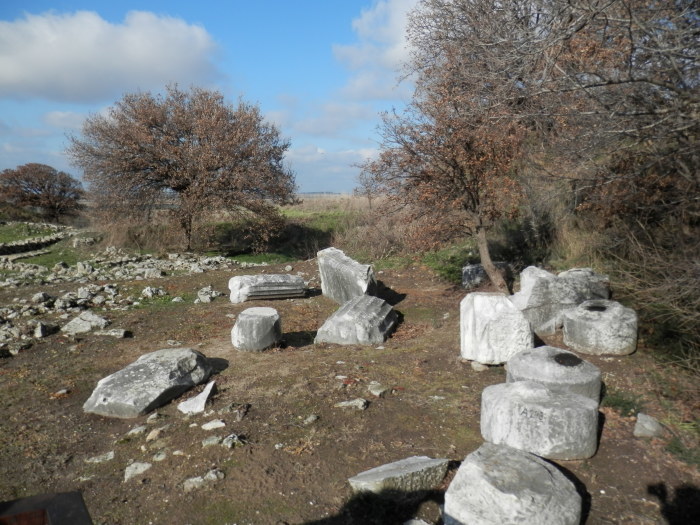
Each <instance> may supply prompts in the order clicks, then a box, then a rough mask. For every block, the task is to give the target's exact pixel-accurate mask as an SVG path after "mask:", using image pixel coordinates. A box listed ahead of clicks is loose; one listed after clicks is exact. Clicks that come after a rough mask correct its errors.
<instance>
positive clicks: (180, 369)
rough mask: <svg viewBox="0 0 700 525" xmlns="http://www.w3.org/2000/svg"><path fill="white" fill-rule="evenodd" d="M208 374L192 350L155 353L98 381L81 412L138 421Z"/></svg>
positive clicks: (203, 360) (208, 367)
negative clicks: (136, 419)
mask: <svg viewBox="0 0 700 525" xmlns="http://www.w3.org/2000/svg"><path fill="white" fill-rule="evenodd" d="M211 372H212V366H211V365H210V364H209V362H208V361H207V358H206V357H204V355H202V354H201V353H199V352H197V351H195V350H192V349H191V348H166V349H163V350H157V351H155V352H151V353H148V354H145V355H142V356H141V357H139V358H138V359H137V360H136V361H134V362H133V363H131V364H130V365H128V366H126V367H125V368H123V369H121V370H120V371H118V372H115V373H114V374H112V375H110V376H107V377H105V378H103V379H100V381H99V382H98V383H97V386H96V387H95V390H94V391H93V392H92V395H91V396H90V398H89V399H88V400H87V401H86V402H85V404H84V405H83V410H84V411H85V412H91V413H93V414H99V415H101V416H108V417H119V418H131V417H137V416H140V415H142V414H146V413H148V412H150V411H151V410H153V409H155V408H157V407H159V406H161V405H164V404H165V403H167V402H168V401H170V400H171V399H174V398H176V397H177V396H179V395H180V394H182V393H183V392H185V391H187V390H189V389H190V388H192V387H193V386H195V385H198V384H199V383H202V382H204V381H206V380H207V378H208V377H209V375H210V374H211Z"/></svg>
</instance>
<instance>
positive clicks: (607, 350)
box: [563, 300, 637, 355]
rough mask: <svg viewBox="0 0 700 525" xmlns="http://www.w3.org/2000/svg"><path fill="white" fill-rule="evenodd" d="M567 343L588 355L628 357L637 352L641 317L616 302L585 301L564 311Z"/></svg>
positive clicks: (565, 340) (565, 342) (565, 339)
mask: <svg viewBox="0 0 700 525" xmlns="http://www.w3.org/2000/svg"><path fill="white" fill-rule="evenodd" d="M563 320H564V344H565V345H567V346H569V347H570V348H572V349H573V350H576V351H577V352H582V353H584V354H592V355H603V354H605V355H628V354H631V353H632V352H634V351H635V350H636V349H637V314H636V313H635V311H634V310H632V309H631V308H625V307H624V306H622V305H621V304H620V303H618V302H615V301H605V300H594V301H585V302H583V303H581V304H580V305H579V306H578V307H576V308H574V309H572V310H569V311H567V312H564V314H563Z"/></svg>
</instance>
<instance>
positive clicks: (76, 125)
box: [42, 111, 86, 130]
mask: <svg viewBox="0 0 700 525" xmlns="http://www.w3.org/2000/svg"><path fill="white" fill-rule="evenodd" d="M85 117H86V115H84V114H82V113H76V112H75V111H49V112H48V113H46V114H45V115H44V116H43V117H42V120H43V122H44V124H47V125H49V126H51V127H54V128H62V129H71V130H77V129H80V128H81V127H82V125H83V121H84V120H85Z"/></svg>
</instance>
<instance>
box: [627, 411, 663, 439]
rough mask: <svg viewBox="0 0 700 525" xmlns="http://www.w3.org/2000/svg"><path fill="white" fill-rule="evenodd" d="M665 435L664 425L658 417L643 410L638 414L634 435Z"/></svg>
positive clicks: (651, 436) (647, 436) (646, 436)
mask: <svg viewBox="0 0 700 525" xmlns="http://www.w3.org/2000/svg"><path fill="white" fill-rule="evenodd" d="M663 435H664V427H663V425H661V423H659V422H658V421H657V420H656V418H653V417H651V416H648V415H646V414H644V413H642V412H640V413H639V414H637V422H636V423H635V424H634V437H644V438H655V437H656V438H658V437H661V436H663Z"/></svg>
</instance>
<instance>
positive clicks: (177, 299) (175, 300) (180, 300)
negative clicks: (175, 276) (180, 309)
mask: <svg viewBox="0 0 700 525" xmlns="http://www.w3.org/2000/svg"><path fill="white" fill-rule="evenodd" d="M171 302H173V303H184V302H185V300H184V299H183V298H182V297H180V296H177V297H173V299H172V301H171Z"/></svg>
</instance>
